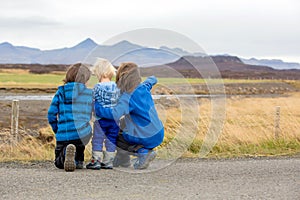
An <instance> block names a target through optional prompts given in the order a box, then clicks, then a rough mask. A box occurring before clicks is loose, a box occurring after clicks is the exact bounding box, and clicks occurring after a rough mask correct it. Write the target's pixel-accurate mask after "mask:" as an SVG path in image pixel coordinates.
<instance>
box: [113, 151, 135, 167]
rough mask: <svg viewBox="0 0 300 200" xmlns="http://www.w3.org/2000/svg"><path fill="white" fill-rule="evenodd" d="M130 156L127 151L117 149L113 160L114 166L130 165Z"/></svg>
mask: <svg viewBox="0 0 300 200" xmlns="http://www.w3.org/2000/svg"><path fill="white" fill-rule="evenodd" d="M130 165H131V163H130V156H129V153H128V152H127V151H124V150H122V149H118V150H117V154H116V156H115V158H114V161H113V166H114V167H126V168H127V167H130Z"/></svg>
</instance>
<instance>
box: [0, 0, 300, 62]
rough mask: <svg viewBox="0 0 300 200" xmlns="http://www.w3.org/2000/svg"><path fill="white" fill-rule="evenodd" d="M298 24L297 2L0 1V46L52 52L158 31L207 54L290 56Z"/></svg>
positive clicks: (299, 10)
mask: <svg viewBox="0 0 300 200" xmlns="http://www.w3.org/2000/svg"><path fill="white" fill-rule="evenodd" d="M299 21H300V6H299V3H298V1H297V0H285V1H284V0H273V1H272V0H264V1H260V0H252V1H249V0H245V1H240V0H226V1H224V0H205V1H198V0H185V1H182V0H172V1H171V0H163V1H161V0H151V1H140V0H130V1H122V0H110V1H107V0H105V1H103V0H85V1H82V0H64V1H60V0H52V1H49V0H27V1H22V0H10V1H5V0H1V12H0V32H1V35H0V42H1V41H9V42H12V43H15V44H16V45H27V46H32V47H38V48H42V49H52V48H60V47H65V46H72V45H75V44H76V43H77V42H79V41H81V40H83V39H85V38H87V37H91V38H93V39H95V40H96V41H97V42H99V43H101V42H103V41H105V40H107V39H109V38H110V37H112V36H114V35H116V34H119V33H122V32H126V31H130V30H135V29H138V28H162V29H170V30H173V31H176V32H178V33H181V34H184V35H186V36H188V37H190V38H191V39H192V40H194V41H196V42H197V43H199V45H201V46H202V47H203V49H204V50H206V51H207V52H208V53H232V54H236V55H242V56H243V55H244V56H269V57H270V56H272V55H273V56H286V57H287V56H289V57H296V56H297V54H298V53H299V48H298V45H297V44H300V38H299V35H300V28H299V26H298V22H299ZM299 62H300V58H299Z"/></svg>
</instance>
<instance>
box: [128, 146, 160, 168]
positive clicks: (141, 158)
mask: <svg viewBox="0 0 300 200" xmlns="http://www.w3.org/2000/svg"><path fill="white" fill-rule="evenodd" d="M155 157H156V152H155V151H153V150H150V151H149V152H148V153H147V154H142V153H140V154H138V159H137V162H136V163H135V164H134V165H133V167H134V169H147V168H148V167H149V164H150V162H151V161H153V160H154V159H155Z"/></svg>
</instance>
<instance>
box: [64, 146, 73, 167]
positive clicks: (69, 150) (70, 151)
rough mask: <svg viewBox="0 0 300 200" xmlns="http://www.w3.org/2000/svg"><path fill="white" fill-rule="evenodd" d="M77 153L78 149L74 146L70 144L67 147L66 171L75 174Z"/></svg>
mask: <svg viewBox="0 0 300 200" xmlns="http://www.w3.org/2000/svg"><path fill="white" fill-rule="evenodd" d="M75 152H76V147H75V145H74V144H69V145H68V146H67V147H66V153H65V162H64V169H65V171H67V172H73V171H74V170H75V169H76V164H75Z"/></svg>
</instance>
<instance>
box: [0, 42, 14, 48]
mask: <svg viewBox="0 0 300 200" xmlns="http://www.w3.org/2000/svg"><path fill="white" fill-rule="evenodd" d="M0 46H2V47H3V46H6V47H13V45H12V44H11V43H9V42H3V43H0Z"/></svg>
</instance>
